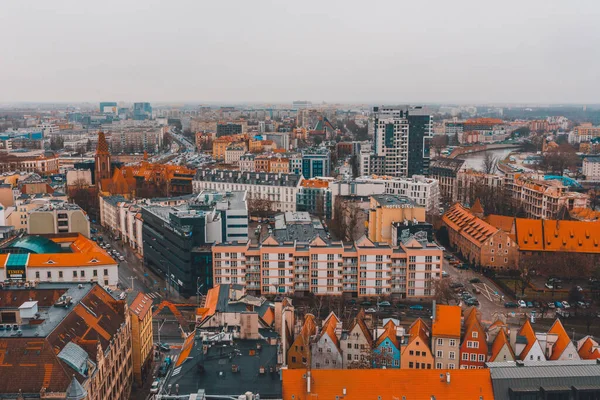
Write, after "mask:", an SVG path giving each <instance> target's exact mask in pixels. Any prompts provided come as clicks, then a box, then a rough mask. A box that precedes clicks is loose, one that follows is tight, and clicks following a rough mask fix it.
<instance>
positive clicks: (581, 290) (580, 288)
mask: <svg viewBox="0 0 600 400" xmlns="http://www.w3.org/2000/svg"><path fill="white" fill-rule="evenodd" d="M575 287H576V288H577V291H578V292H583V288H582V287H581V286H579V285H577V286H575Z"/></svg>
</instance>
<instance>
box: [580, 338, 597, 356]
mask: <svg viewBox="0 0 600 400" xmlns="http://www.w3.org/2000/svg"><path fill="white" fill-rule="evenodd" d="M577 352H578V353H579V357H581V358H582V359H583V360H597V359H600V347H598V342H596V341H595V340H594V339H592V338H591V337H590V336H588V337H587V338H585V340H584V342H583V344H582V345H581V347H579V350H578V351H577Z"/></svg>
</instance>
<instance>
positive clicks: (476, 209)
mask: <svg viewBox="0 0 600 400" xmlns="http://www.w3.org/2000/svg"><path fill="white" fill-rule="evenodd" d="M471 213H473V214H483V206H482V205H481V201H479V197H478V198H477V199H475V203H474V204H473V205H472V206H471Z"/></svg>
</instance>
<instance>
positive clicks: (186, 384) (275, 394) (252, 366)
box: [165, 335, 282, 398]
mask: <svg viewBox="0 0 600 400" xmlns="http://www.w3.org/2000/svg"><path fill="white" fill-rule="evenodd" d="M190 345H191V349H190V350H189V352H188V351H186V346H185V344H184V347H183V349H182V352H181V354H180V355H179V357H182V356H184V357H186V359H185V361H183V363H182V364H180V361H179V360H177V361H176V363H175V366H174V369H173V372H172V374H171V376H170V377H169V379H168V380H167V382H165V384H166V385H172V387H175V385H177V384H178V385H179V393H180V394H190V393H197V392H198V389H204V390H205V392H206V394H208V395H220V396H224V395H234V396H236V397H237V396H239V395H241V394H244V393H246V392H248V391H250V392H252V393H255V394H256V393H258V394H260V395H261V398H282V397H281V396H282V384H281V379H280V375H279V372H278V371H277V369H276V366H277V346H275V345H271V344H269V343H268V342H267V341H266V340H237V339H234V340H233V342H229V341H224V342H217V343H206V342H203V341H202V338H201V336H200V335H196V336H195V337H194V339H193V343H190ZM204 345H207V350H206V354H204V352H203V346H204ZM185 353H187V355H186V354H185ZM234 366H235V367H234ZM236 368H237V372H235V371H234V370H235V369H236Z"/></svg>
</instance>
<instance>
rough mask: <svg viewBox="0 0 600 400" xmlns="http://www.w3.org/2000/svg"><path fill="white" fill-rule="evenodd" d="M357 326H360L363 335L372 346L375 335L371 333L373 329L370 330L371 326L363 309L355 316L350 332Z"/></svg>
mask: <svg viewBox="0 0 600 400" xmlns="http://www.w3.org/2000/svg"><path fill="white" fill-rule="evenodd" d="M356 327H358V328H359V329H360V330H361V332H362V334H363V336H364V337H365V339H367V342H369V345H371V346H372V345H373V336H372V335H371V331H369V328H368V327H367V324H366V323H365V313H364V311H363V310H362V309H361V310H360V311H359V313H358V315H357V316H356V318H354V320H353V321H352V325H350V329H348V332H352V331H353V330H354V329H355V328H356Z"/></svg>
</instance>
